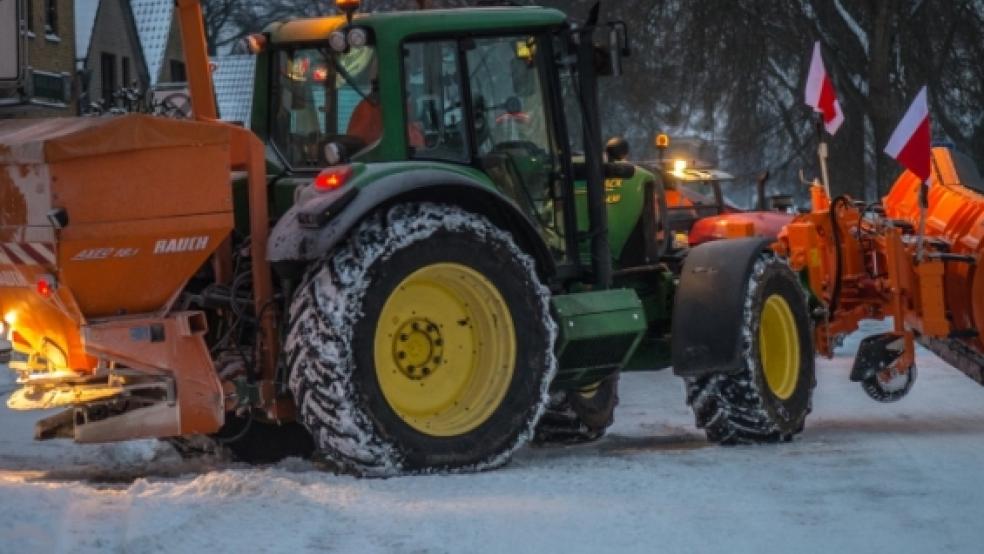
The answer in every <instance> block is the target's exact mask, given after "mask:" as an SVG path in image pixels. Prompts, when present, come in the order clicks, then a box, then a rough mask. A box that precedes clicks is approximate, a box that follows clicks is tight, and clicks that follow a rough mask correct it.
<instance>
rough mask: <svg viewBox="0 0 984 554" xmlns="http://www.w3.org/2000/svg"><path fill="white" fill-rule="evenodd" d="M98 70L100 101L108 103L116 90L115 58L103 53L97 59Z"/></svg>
mask: <svg viewBox="0 0 984 554" xmlns="http://www.w3.org/2000/svg"><path fill="white" fill-rule="evenodd" d="M99 69H100V71H101V73H102V83H101V84H102V100H103V101H104V102H105V101H109V100H111V99H112V98H113V91H115V90H116V56H114V55H113V54H107V53H105V52H103V54H102V56H101V57H100V59H99Z"/></svg>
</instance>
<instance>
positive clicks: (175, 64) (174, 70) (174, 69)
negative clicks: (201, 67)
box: [171, 60, 188, 83]
mask: <svg viewBox="0 0 984 554" xmlns="http://www.w3.org/2000/svg"><path fill="white" fill-rule="evenodd" d="M187 80H188V78H187V76H186V75H185V64H184V62H182V61H178V60H171V82H172V83H183V82H185V81H187Z"/></svg>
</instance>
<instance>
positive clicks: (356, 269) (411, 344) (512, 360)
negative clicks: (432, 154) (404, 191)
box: [285, 204, 557, 476]
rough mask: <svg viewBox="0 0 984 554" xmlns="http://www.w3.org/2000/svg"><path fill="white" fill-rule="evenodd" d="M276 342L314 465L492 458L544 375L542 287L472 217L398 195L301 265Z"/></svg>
mask: <svg viewBox="0 0 984 554" xmlns="http://www.w3.org/2000/svg"><path fill="white" fill-rule="evenodd" d="M290 315H291V329H290V331H289V333H288V336H287V340H286V345H285V349H286V352H287V359H288V364H289V370H290V389H291V392H292V393H293V395H294V399H295V401H296V403H297V407H298V412H299V419H300V421H301V422H302V423H303V424H304V425H305V426H306V427H307V428H308V430H309V431H310V432H311V435H312V436H313V437H314V441H315V444H316V446H317V448H318V449H319V451H320V453H321V454H322V455H323V456H324V458H325V459H326V461H328V462H329V463H331V464H332V465H334V466H335V467H336V468H337V469H338V470H340V471H345V472H349V473H355V474H359V475H367V476H388V475H395V474H400V473H408V472H409V473H413V472H420V471H431V470H436V471H468V470H480V469H486V468H492V467H496V466H499V465H501V464H503V463H505V462H506V461H507V460H508V459H509V457H510V455H511V454H512V452H513V451H515V450H516V449H517V448H518V447H519V446H520V445H522V444H523V443H525V442H526V441H527V440H528V439H529V438H530V437H531V436H532V434H533V429H534V427H535V425H536V422H537V421H538V419H539V418H540V416H541V415H542V413H543V410H544V409H545V405H546V402H547V400H548V398H549V396H548V389H549V384H550V380H551V379H552V378H553V375H554V373H555V372H556V363H557V362H556V359H555V357H554V354H553V348H554V342H555V340H556V333H557V331H556V325H555V324H554V322H553V320H552V318H551V316H550V311H549V290H548V289H547V288H546V287H544V286H543V285H542V284H541V283H540V281H539V279H538V277H537V274H536V268H535V267H534V262H533V260H532V259H531V258H530V257H529V256H528V255H526V254H525V253H523V252H522V251H521V250H520V249H519V248H518V247H517V246H516V244H515V242H514V240H513V239H512V237H511V236H510V235H509V234H508V233H506V232H504V231H502V230H501V229H499V228H497V227H495V226H494V225H492V224H491V223H490V222H489V221H488V220H486V219H485V218H483V217H481V216H478V215H475V214H472V213H469V212H465V211H463V210H461V209H459V208H455V207H449V206H439V205H434V204H404V205H398V206H396V207H394V208H392V209H390V210H389V211H388V212H386V213H385V214H383V213H378V214H376V215H374V216H372V217H370V218H369V219H367V220H366V221H365V222H363V223H362V224H361V225H360V226H359V227H358V228H357V229H356V230H355V231H354V232H353V233H352V235H351V237H350V239H349V240H348V241H347V242H346V243H345V244H344V245H342V246H341V247H340V248H338V249H337V250H336V251H335V252H334V253H333V254H331V255H330V256H329V257H328V258H327V259H326V260H325V262H324V263H320V264H316V265H315V267H312V268H311V269H310V270H309V272H308V274H307V277H306V279H305V282H304V283H303V284H302V286H301V287H300V288H299V290H298V293H297V294H296V296H295V299H294V300H293V302H292V305H291V314H290Z"/></svg>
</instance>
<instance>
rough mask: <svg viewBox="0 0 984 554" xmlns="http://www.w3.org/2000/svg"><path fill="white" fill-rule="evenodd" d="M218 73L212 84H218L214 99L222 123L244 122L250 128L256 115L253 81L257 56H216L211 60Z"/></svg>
mask: <svg viewBox="0 0 984 554" xmlns="http://www.w3.org/2000/svg"><path fill="white" fill-rule="evenodd" d="M212 63H214V64H215V71H214V72H213V73H212V82H213V83H214V84H215V98H216V100H217V101H218V104H219V116H220V117H221V119H222V120H223V121H237V122H242V124H243V125H244V126H246V127H249V125H250V115H251V114H252V112H253V78H254V75H255V72H256V57H255V56H249V55H241V56H216V57H214V58H212Z"/></svg>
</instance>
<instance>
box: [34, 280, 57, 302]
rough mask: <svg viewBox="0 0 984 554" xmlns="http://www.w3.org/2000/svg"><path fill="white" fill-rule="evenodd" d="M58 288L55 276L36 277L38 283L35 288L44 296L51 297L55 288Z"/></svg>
mask: <svg viewBox="0 0 984 554" xmlns="http://www.w3.org/2000/svg"><path fill="white" fill-rule="evenodd" d="M57 288H58V284H57V283H56V282H55V278H54V277H52V276H51V275H42V276H40V277H38V283H37V285H36V286H35V290H37V291H38V294H40V295H41V296H42V297H44V298H51V295H52V294H54V293H55V289H57Z"/></svg>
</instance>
